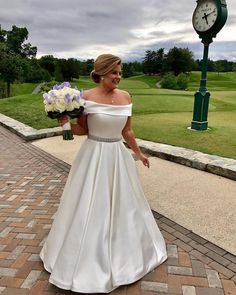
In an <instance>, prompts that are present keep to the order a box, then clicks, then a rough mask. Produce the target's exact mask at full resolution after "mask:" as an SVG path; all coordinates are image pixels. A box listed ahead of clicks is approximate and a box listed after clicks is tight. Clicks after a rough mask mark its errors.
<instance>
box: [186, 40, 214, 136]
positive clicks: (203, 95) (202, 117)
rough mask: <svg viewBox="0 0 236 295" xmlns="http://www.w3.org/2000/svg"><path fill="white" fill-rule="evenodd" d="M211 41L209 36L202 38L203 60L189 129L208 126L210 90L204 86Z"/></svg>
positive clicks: (200, 128) (204, 128)
mask: <svg viewBox="0 0 236 295" xmlns="http://www.w3.org/2000/svg"><path fill="white" fill-rule="evenodd" d="M211 42H212V39H211V38H203V39H202V43H203V44H204V51H203V60H202V72H201V80H200V87H199V90H198V91H197V92H196V93H195V95H194V107H193V120H192V123H191V129H195V130H207V126H208V121H207V117H208V106H209V98H210V92H208V91H207V88H206V81H207V79H206V77H207V63H208V51H209V45H210V43H211Z"/></svg>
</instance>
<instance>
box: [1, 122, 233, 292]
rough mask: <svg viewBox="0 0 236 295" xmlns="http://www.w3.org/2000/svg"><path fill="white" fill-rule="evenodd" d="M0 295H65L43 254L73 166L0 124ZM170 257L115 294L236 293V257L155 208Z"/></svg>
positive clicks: (155, 214)
mask: <svg viewBox="0 0 236 295" xmlns="http://www.w3.org/2000/svg"><path fill="white" fill-rule="evenodd" d="M0 163H1V164H0V179H1V180H0V200H1V202H0V221H1V222H0V294H1V295H39V294H44V295H56V294H57V295H60V294H61V295H62V294H78V293H74V292H70V291H64V290H61V289H59V288H56V287H54V286H53V285H51V284H49V283H48V277H49V275H48V273H47V272H46V271H45V270H44V269H43V265H42V263H41V261H40V259H39V252H40V250H41V248H42V245H43V242H44V239H45V237H46V236H47V234H48V232H49V230H50V225H51V223H52V220H53V216H54V214H55V212H56V210H57V206H58V202H59V199H60V196H61V193H62V190H63V187H64V185H65V182H66V179H67V175H68V172H69V169H70V166H69V165H67V164H65V163H64V162H62V161H60V160H58V159H55V158H54V157H52V156H51V155H48V154H47V153H45V152H43V151H41V150H39V149H38V148H36V147H34V146H33V145H31V144H30V143H26V142H24V141H23V140H22V139H20V138H19V137H17V136H16V135H14V134H13V133H11V132H9V131H8V130H6V129H4V128H3V127H0ZM154 216H155V218H156V220H157V223H158V225H159V227H160V229H161V231H162V233H163V235H164V237H165V240H166V243H167V249H168V260H167V261H166V262H165V263H164V264H162V265H161V266H160V267H158V268H157V269H155V270H154V271H153V272H151V273H149V274H148V275H146V276H145V277H144V278H143V279H142V280H140V281H138V282H137V283H135V284H132V285H130V286H124V287H120V288H118V289H117V290H115V291H113V292H112V293H110V294H112V295H118V294H119V295H125V294H126V295H154V294H156V295H157V294H160V295H161V294H162V295H163V294H165V295H166V294H169V295H175V294H183V295H223V294H225V295H236V285H235V282H236V274H235V273H236V257H235V256H233V255H231V254H230V253H227V252H226V251H225V250H223V249H221V248H218V247H217V246H215V245H213V244H211V243H209V242H208V241H206V240H204V239H202V238H201V237H199V236H197V235H195V234H194V233H192V232H191V231H189V230H187V229H185V228H183V227H181V226H179V225H178V224H176V223H174V222H172V221H171V220H169V219H167V218H165V217H164V216H161V215H159V214H158V213H155V212H154Z"/></svg>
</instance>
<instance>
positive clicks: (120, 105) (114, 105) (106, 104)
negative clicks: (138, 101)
mask: <svg viewBox="0 0 236 295" xmlns="http://www.w3.org/2000/svg"><path fill="white" fill-rule="evenodd" d="M87 101H88V102H92V103H95V104H100V105H105V106H110V107H127V106H131V105H132V103H129V104H108V103H101V102H96V101H94V100H89V99H85V102H87Z"/></svg>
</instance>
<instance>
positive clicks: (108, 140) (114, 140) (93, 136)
mask: <svg viewBox="0 0 236 295" xmlns="http://www.w3.org/2000/svg"><path fill="white" fill-rule="evenodd" d="M88 139H92V140H96V141H101V142H117V141H121V140H122V137H118V138H104V137H99V136H95V135H92V134H89V135H88Z"/></svg>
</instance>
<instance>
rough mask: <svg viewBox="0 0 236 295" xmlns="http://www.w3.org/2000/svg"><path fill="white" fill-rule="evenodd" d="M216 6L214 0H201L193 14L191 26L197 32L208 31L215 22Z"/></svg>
mask: <svg viewBox="0 0 236 295" xmlns="http://www.w3.org/2000/svg"><path fill="white" fill-rule="evenodd" d="M217 14H218V10H217V6H216V3H215V1H214V0H202V1H201V2H200V3H199V5H198V6H197V7H196V9H195V11H194V14H193V26H194V28H195V30H196V31H198V32H206V31H208V30H209V29H210V28H211V27H212V26H213V25H214V24H215V22H216V19H217Z"/></svg>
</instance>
